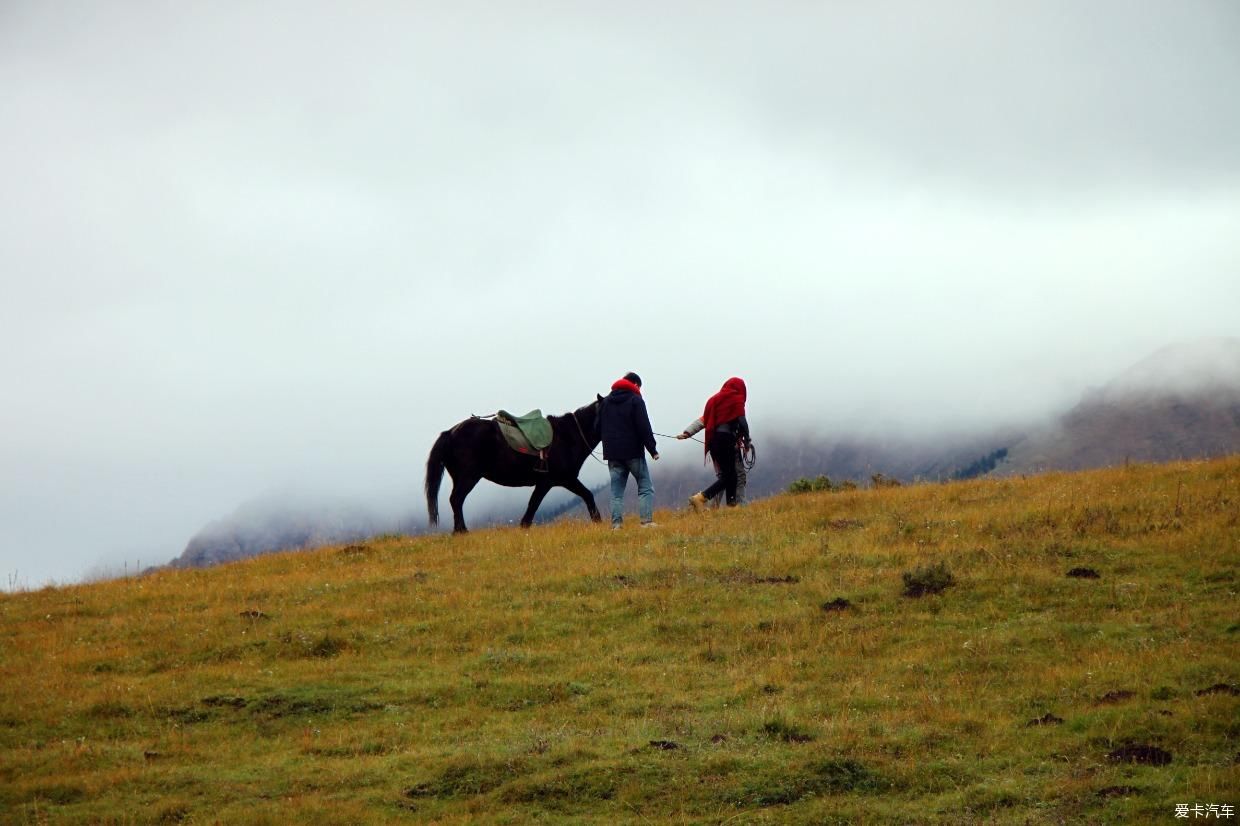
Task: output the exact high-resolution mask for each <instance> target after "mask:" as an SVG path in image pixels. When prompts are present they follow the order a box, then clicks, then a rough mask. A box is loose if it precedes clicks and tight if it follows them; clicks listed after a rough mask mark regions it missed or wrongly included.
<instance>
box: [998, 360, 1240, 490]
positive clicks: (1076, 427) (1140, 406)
mask: <svg viewBox="0 0 1240 826" xmlns="http://www.w3.org/2000/svg"><path fill="white" fill-rule="evenodd" d="M1238 451H1240V339H1236V338H1211V339H1202V340H1199V341H1194V342H1188V343H1183V344H1176V345H1172V346H1169V347H1165V348H1163V349H1161V350H1159V351H1158V352H1156V353H1154V354H1153V355H1151V356H1149V357H1148V358H1146V359H1144V360H1142V361H1140V362H1138V363H1137V364H1135V365H1133V366H1132V367H1131V368H1129V369H1128V370H1125V371H1124V372H1123V373H1121V374H1120V375H1119V376H1117V377H1116V378H1115V379H1113V380H1112V381H1110V382H1109V383H1107V384H1106V385H1105V386H1104V387H1102V388H1099V389H1096V390H1092V391H1089V392H1087V393H1086V394H1085V396H1084V397H1083V398H1082V399H1081V402H1080V403H1079V404H1077V405H1076V407H1074V408H1072V409H1071V410H1070V411H1068V412H1067V413H1065V414H1064V415H1063V416H1062V417H1060V418H1059V419H1058V420H1057V421H1056V422H1054V423H1053V424H1052V425H1050V426H1048V427H1043V428H1038V429H1035V430H1032V431H1030V433H1029V434H1028V435H1027V436H1026V437H1025V438H1023V439H1020V440H1019V441H1017V442H1015V443H1014V444H1013V445H1012V446H1011V449H1010V450H1009V452H1008V456H1007V461H1006V462H1004V463H1002V464H1001V465H1000V466H999V468H998V469H997V470H996V471H995V473H996V474H1000V475H1011V474H1018V473H1036V472H1038V471H1042V470H1051V469H1057V470H1081V469H1085V468H1096V467H1108V466H1111V465H1117V464H1123V463H1124V462H1126V461H1134V462H1166V461H1173V460H1177V459H1197V458H1207V457H1212V456H1224V455H1227V454H1231V453H1236V452H1238Z"/></svg>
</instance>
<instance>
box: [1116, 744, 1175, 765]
mask: <svg viewBox="0 0 1240 826" xmlns="http://www.w3.org/2000/svg"><path fill="white" fill-rule="evenodd" d="M1107 759H1108V760H1112V761H1114V762H1116V763H1140V764H1141V765H1143V766H1166V765H1167V764H1169V763H1170V762H1171V752H1169V751H1166V750H1164V749H1160V748H1159V747H1158V746H1146V745H1142V744H1133V745H1129V746H1121V747H1120V748H1118V749H1116V750H1115V751H1112V752H1108V753H1107Z"/></svg>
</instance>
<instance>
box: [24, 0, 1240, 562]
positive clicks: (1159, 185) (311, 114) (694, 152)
mask: <svg viewBox="0 0 1240 826" xmlns="http://www.w3.org/2000/svg"><path fill="white" fill-rule="evenodd" d="M0 78H2V79H3V80H2V81H0V88H3V94H2V95H0V181H3V182H4V191H5V193H6V197H5V198H4V199H3V200H0V284H2V295H0V375H2V376H3V377H4V381H3V399H2V403H0V574H3V575H4V579H5V580H6V581H4V582H0V585H8V586H10V587H14V586H19V587H36V586H38V585H41V584H43V583H45V582H47V581H56V582H69V581H75V580H77V579H80V578H81V577H83V576H85V575H87V574H88V572H89V571H91V570H100V569H101V566H102V567H104V568H107V569H111V570H115V568H116V567H117V566H120V565H122V564H129V563H131V562H132V563H134V564H136V563H137V562H138V561H139V560H140V561H141V564H143V565H146V564H150V563H160V562H165V561H167V560H168V559H170V558H171V557H173V556H175V555H176V554H178V553H179V552H180V551H181V549H182V548H183V547H184V546H185V543H186V541H187V540H188V539H189V538H190V536H192V535H193V534H194V533H195V532H196V531H197V530H198V529H199V528H201V527H202V526H204V525H205V524H207V523H208V522H210V521H212V520H215V519H218V518H220V517H221V516H223V515H225V514H228V513H230V512H232V511H233V510H234V509H236V508H237V507H238V506H239V505H240V504H241V503H243V502H245V501H249V500H252V499H254V498H256V497H264V496H269V495H271V492H272V491H282V490H299V491H309V492H311V493H313V494H315V495H332V496H339V497H344V498H349V499H352V500H357V501H363V502H366V503H368V504H373V505H374V506H375V507H379V508H385V509H399V507H400V503H406V504H407V505H408V507H409V509H410V510H417V511H418V512H421V511H422V508H423V506H422V505H421V504H419V503H420V501H421V483H422V472H423V462H424V461H425V457H426V454H427V451H428V450H429V448H430V445H431V443H432V442H433V440H434V437H435V435H436V434H437V433H438V432H439V431H440V430H443V429H445V428H447V427H449V426H451V425H452V424H453V423H454V422H456V421H458V420H460V419H462V418H464V417H466V416H468V415H469V414H470V413H480V414H482V413H490V412H494V411H495V410H496V409H497V408H501V407H502V408H505V409H509V410H512V411H515V412H524V411H525V410H528V409H530V408H533V407H540V408H542V409H543V410H544V412H548V413H559V412H564V411H566V410H569V409H571V408H573V407H576V406H579V405H581V404H584V403H586V402H587V401H589V400H591V399H593V398H594V394H595V393H606V392H607V389H608V387H609V385H610V383H611V382H612V381H613V380H614V379H615V378H617V377H618V376H619V375H621V374H622V373H624V372H625V371H627V370H636V371H637V372H639V373H640V374H641V375H642V378H643V380H644V382H645V386H644V390H645V395H646V399H647V403H648V405H649V408H650V411H651V415H652V418H653V420H654V425H655V429H656V430H657V431H660V432H663V433H675V432H678V430H679V429H680V428H681V427H682V426H683V425H684V424H685V423H686V422H687V421H689V420H690V419H692V418H693V417H695V416H696V415H698V414H699V413H700V412H701V407H702V403H703V402H704V400H705V399H706V397H707V396H708V395H710V394H711V393H712V392H714V391H715V390H717V389H718V387H719V385H720V384H721V383H722V382H723V381H724V380H725V379H726V378H728V377H729V376H732V375H738V376H742V377H744V378H745V379H746V381H747V383H748V385H749V388H750V406H749V408H750V409H749V413H750V418H751V421H752V423H753V427H754V430H755V436H756V437H757V438H761V437H760V436H759V435H758V434H761V433H763V432H764V431H765V432H767V433H771V432H776V431H778V432H780V433H782V434H785V435H786V434H789V433H798V432H804V433H806V434H809V433H813V432H827V433H831V432H835V433H838V432H851V431H861V430H866V431H884V430H885V431H893V432H896V431H898V432H900V433H904V434H910V433H911V434H930V433H940V432H944V431H952V432H958V431H962V430H967V429H969V428H976V427H992V426H1001V425H1005V424H1008V423H1012V422H1021V421H1026V420H1029V419H1033V418H1037V417H1042V416H1047V415H1049V414H1051V413H1053V412H1056V411H1058V410H1062V409H1063V408H1065V407H1066V406H1068V405H1070V404H1072V403H1073V402H1074V401H1075V400H1076V399H1077V398H1078V397H1079V396H1080V394H1081V393H1082V392H1083V391H1084V390H1085V389H1087V388H1089V387H1091V386H1097V385H1101V384H1103V383H1105V382H1106V381H1108V380H1109V379H1111V378H1112V377H1113V376H1114V375H1116V374H1118V373H1119V372H1121V371H1122V370H1124V369H1125V368H1127V367H1129V366H1130V365H1132V364H1133V363H1135V362H1137V361H1138V360H1140V359H1142V358H1143V357H1145V356H1147V355H1148V354H1149V353H1151V352H1153V351H1155V350H1157V349H1158V348H1159V347H1161V346H1163V345H1165V344H1167V343H1168V342H1173V341H1178V340H1183V339H1188V338H1196V337H1200V336H1235V335H1237V334H1240V322H1238V321H1237V313H1236V308H1237V307H1240V240H1238V239H1240V149H1238V148H1237V147H1238V146H1240V141H1237V139H1236V136H1237V135H1240V96H1238V95H1237V94H1236V89H1237V86H1238V84H1240V5H1238V4H1236V3H1235V2H1233V0H1210V1H1208V0H1197V1H1196V2H1194V1H1193V0H1180V1H1179V2H1153V3H1145V4H1136V5H1134V4H1131V3H1127V2H1119V0H1113V1H1111V2H1108V1H1107V0H1103V1H1102V2H1094V3H1090V4H1088V5H1082V4H1080V3H1073V2H1068V1H1067V0H1064V2H1037V0H1034V2H1028V3H1022V4H1019V7H1016V6H1014V5H1013V4H994V3H985V2H980V0H979V2H955V3H952V2H943V3H934V4H924V3H917V2H912V0H909V2H875V3H865V4H853V3H847V4H846V3H832V4H821V5H820V6H817V7H811V6H809V5H807V4H801V3H769V4H763V5H760V6H758V5H753V4H739V3H737V4H731V3H709V4H707V3H701V4H682V5H678V6H676V7H668V6H667V5H666V4H653V3H650V4H643V3H637V4H624V5H623V6H617V5H615V4H605V3H530V4H520V5H519V6H517V5H513V6H507V5H501V4H483V3H452V4H438V5H432V4H403V3H391V4H384V3H368V4H361V5H358V4H344V3H339V4H334V3H314V2H300V3H291V2H288V3H261V4H250V3H230V2H221V3H212V4H200V5H198V6H193V7H189V6H186V5H185V4H172V5H169V4H157V3H112V2H106V0H101V2H96V3H91V4H87V5H84V6H83V5H80V4H79V5H73V6H68V5H61V4H49V3H37V2H20V1H18V2H9V3H5V4H4V5H3V7H0ZM664 443H665V448H664V461H665V462H679V461H700V454H698V453H697V452H696V450H697V449H696V448H694V447H691V446H689V445H686V444H680V443H675V442H672V441H671V440H664ZM587 468H588V474H587V475H588V476H589V478H587V479H586V481H587V483H589V484H595V483H597V482H599V481H601V479H602V478H603V472H602V469H601V468H600V467H599V466H597V465H595V463H593V462H588V463H587ZM591 474H592V475H591ZM655 481H656V485H657V483H658V468H657V467H656V468H655ZM495 495H496V494H495V493H494V488H493V486H490V485H484V486H482V487H481V488H480V489H479V492H478V493H477V494H475V497H478V501H479V502H484V501H486V499H487V497H494V496H495ZM515 496H516V498H517V499H519V500H523V499H524V496H525V494H523V493H519V494H515ZM445 500H446V496H445ZM473 502H474V499H473V498H471V505H472V504H473Z"/></svg>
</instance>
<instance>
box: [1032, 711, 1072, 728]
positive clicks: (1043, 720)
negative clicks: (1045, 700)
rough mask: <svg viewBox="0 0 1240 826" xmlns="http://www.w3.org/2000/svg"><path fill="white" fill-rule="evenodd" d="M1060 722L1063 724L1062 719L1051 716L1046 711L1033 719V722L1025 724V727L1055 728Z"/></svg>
mask: <svg viewBox="0 0 1240 826" xmlns="http://www.w3.org/2000/svg"><path fill="white" fill-rule="evenodd" d="M1062 722H1063V718H1062V717H1056V716H1055V715H1054V714H1051V713H1050V712H1049V711H1048V712H1046V713H1045V714H1043V715H1042V716H1041V717H1037V718H1034V719H1033V720H1030V721H1029V722H1028V723H1025V725H1026V726H1057V725H1059V724H1060V723H1062Z"/></svg>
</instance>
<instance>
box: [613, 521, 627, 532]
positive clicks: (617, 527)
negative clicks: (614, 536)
mask: <svg viewBox="0 0 1240 826" xmlns="http://www.w3.org/2000/svg"><path fill="white" fill-rule="evenodd" d="M622 527H624V526H623V525H619V524H616V523H612V526H611V529H612V530H613V531H618V530H620V529H621V528H622Z"/></svg>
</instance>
